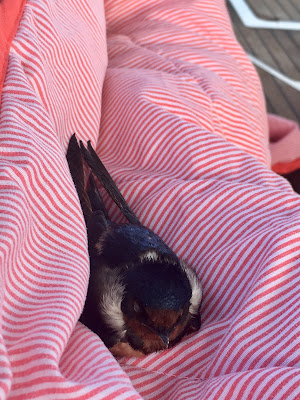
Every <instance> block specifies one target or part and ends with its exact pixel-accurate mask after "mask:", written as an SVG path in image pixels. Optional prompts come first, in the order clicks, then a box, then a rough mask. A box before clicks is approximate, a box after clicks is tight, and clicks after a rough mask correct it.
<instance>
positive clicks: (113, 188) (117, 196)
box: [80, 141, 141, 225]
mask: <svg viewBox="0 0 300 400" xmlns="http://www.w3.org/2000/svg"><path fill="white" fill-rule="evenodd" d="M80 148H81V151H82V154H83V156H84V159H85V161H86V162H87V163H88V165H89V167H90V168H91V170H92V171H93V173H94V174H95V175H96V177H97V178H98V179H99V181H100V182H101V184H102V185H103V187H104V188H105V189H106V190H107V192H108V194H109V195H110V196H111V198H112V199H113V200H114V202H115V203H116V204H117V206H118V207H119V208H120V210H121V211H122V213H123V214H124V216H125V217H126V218H127V220H128V221H129V222H130V223H131V224H133V225H141V223H140V221H139V220H138V218H137V216H136V215H135V214H134V212H133V211H132V210H131V208H130V207H129V206H128V204H127V203H126V200H125V199H124V197H123V196H122V194H121V192H120V191H119V189H118V187H117V185H116V184H115V182H114V181H113V180H112V178H111V176H110V175H109V173H108V171H107V169H106V168H105V166H104V165H103V163H102V162H101V160H100V159H99V157H98V156H97V154H96V152H95V150H94V149H93V147H92V145H91V142H90V141H88V150H87V149H86V148H85V146H84V144H83V143H82V141H80Z"/></svg>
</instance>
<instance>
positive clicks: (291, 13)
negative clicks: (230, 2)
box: [247, 0, 299, 21]
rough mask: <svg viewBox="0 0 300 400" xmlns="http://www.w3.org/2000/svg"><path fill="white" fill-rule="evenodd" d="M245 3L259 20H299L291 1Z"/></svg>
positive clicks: (254, 0) (258, 0) (297, 11)
mask: <svg viewBox="0 0 300 400" xmlns="http://www.w3.org/2000/svg"><path fill="white" fill-rule="evenodd" d="M247 3H248V4H249V6H250V7H251V8H252V10H253V11H254V13H255V14H256V15H257V16H259V17H261V18H269V19H274V20H276V19H281V20H291V21H298V20H299V10H298V8H297V7H295V5H294V4H293V3H292V1H291V0H279V1H277V0H263V1H262V0H247Z"/></svg>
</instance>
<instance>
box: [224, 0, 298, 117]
mask: <svg viewBox="0 0 300 400" xmlns="http://www.w3.org/2000/svg"><path fill="white" fill-rule="evenodd" d="M227 4H228V8H229V12H230V15H231V18H232V22H233V27H234V30H235V34H236V37H237V39H238V41H239V42H240V43H241V45H242V46H243V47H244V49H245V50H246V52H247V53H248V54H251V55H253V56H255V57H256V58H257V59H259V60H261V61H262V62H263V63H265V64H266V65H268V66H270V67H271V68H273V69H274V70H276V71H278V72H280V73H281V74H283V75H284V76H286V77H287V78H289V79H291V80H295V81H296V82H297V81H300V31H293V30H276V29H261V28H249V27H246V26H244V24H243V23H242V21H241V19H240V18H239V16H238V15H237V12H236V11H235V10H234V8H233V7H232V5H231V4H230V2H229V1H227ZM247 4H248V5H249V7H250V8H251V10H252V11H253V12H254V13H255V15H256V16H257V17H259V18H263V19H266V20H269V21H277V20H290V21H298V22H300V0H264V1H262V0H247ZM257 71H258V73H259V75H260V77H261V80H262V84H263V87H264V92H265V96H266V101H267V108H268V111H269V112H271V113H274V114H278V115H281V116H284V117H286V118H290V119H293V120H295V121H298V122H299V123H300V91H299V89H298V90H297V89H296V88H293V87H291V86H289V85H288V84H287V83H284V82H283V81H281V80H279V79H278V78H275V77H273V76H272V75H271V74H270V73H268V72H266V71H264V70H262V69H261V68H258V67H257Z"/></svg>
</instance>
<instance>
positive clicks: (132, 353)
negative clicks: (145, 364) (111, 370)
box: [109, 342, 146, 358]
mask: <svg viewBox="0 0 300 400" xmlns="http://www.w3.org/2000/svg"><path fill="white" fill-rule="evenodd" d="M109 350H110V352H111V353H112V354H113V355H114V356H115V357H117V358H118V357H138V358H140V357H145V356H146V354H144V353H143V352H141V351H139V350H134V349H133V348H132V347H131V346H130V344H129V343H125V342H119V343H117V344H115V345H114V346H113V347H111V348H110V349H109Z"/></svg>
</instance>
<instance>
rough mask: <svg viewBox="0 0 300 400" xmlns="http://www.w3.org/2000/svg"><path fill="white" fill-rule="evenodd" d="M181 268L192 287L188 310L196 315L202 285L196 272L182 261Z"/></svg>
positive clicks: (200, 298)
mask: <svg viewBox="0 0 300 400" xmlns="http://www.w3.org/2000/svg"><path fill="white" fill-rule="evenodd" d="M180 264H181V268H182V269H183V270H184V272H185V273H186V276H187V277H188V280H189V281H190V285H191V289H192V297H191V300H190V303H191V305H190V309H189V312H190V313H191V314H192V315H196V314H198V312H199V307H200V304H201V300H202V287H201V283H200V281H199V279H198V277H197V275H196V272H195V271H194V270H193V269H191V268H190V267H189V266H188V265H187V264H186V263H185V262H184V261H181V263H180Z"/></svg>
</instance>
